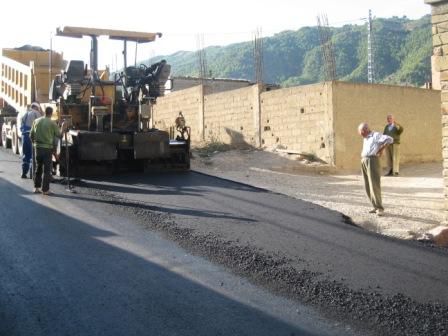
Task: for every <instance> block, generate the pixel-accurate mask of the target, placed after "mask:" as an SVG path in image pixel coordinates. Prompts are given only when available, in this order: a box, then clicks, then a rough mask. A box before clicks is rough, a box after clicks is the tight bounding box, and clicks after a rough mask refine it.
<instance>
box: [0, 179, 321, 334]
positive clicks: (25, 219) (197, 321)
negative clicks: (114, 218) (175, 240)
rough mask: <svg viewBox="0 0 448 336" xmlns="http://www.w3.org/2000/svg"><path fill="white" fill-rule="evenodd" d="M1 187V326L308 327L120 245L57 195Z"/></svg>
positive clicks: (134, 329)
mask: <svg viewBox="0 0 448 336" xmlns="http://www.w3.org/2000/svg"><path fill="white" fill-rule="evenodd" d="M0 189H1V191H2V192H1V193H0V201H1V204H2V207H0V218H2V219H1V221H0V231H1V232H2V234H1V235H0V256H1V257H0V261H1V262H0V319H1V321H2V323H0V334H2V335H9V336H14V335H46V336H48V335H63V334H64V335H98V334H102V335H312V333H309V332H307V331H306V330H303V329H301V328H298V327H295V326H292V325H290V324H288V323H285V322H283V321H280V320H278V319H276V318H273V317H272V316H269V315H267V314H265V313H263V312H262V311H260V310H257V309H254V308H252V307H249V306H247V305H245V304H242V303H240V302H238V301H235V300H233V299H230V298H228V297H226V296H223V295H222V294H220V293H218V292H216V291H214V290H211V289H209V288H206V287H204V286H202V285H200V284H199V283H197V282H192V281H191V280H189V279H187V278H185V277H183V276H180V275H179V274H176V273H174V272H172V271H170V270H168V269H166V268H164V267H161V266H159V265H158V264H156V263H154V262H152V261H149V260H147V259H144V258H142V257H140V256H139V255H136V254H135V253H131V252H129V251H127V250H126V249H124V248H119V247H116V246H114V245H113V244H112V243H109V242H108V241H109V240H110V241H114V239H115V238H119V236H117V233H115V232H111V231H107V230H101V229H98V228H96V227H94V226H93V225H91V224H89V223H87V222H84V221H82V220H79V219H77V218H73V217H72V216H67V215H66V214H65V213H70V211H69V209H63V208H58V200H54V201H53V198H45V201H44V200H43V199H42V196H41V195H32V194H30V193H28V192H24V191H23V189H22V188H19V187H17V186H16V185H14V184H11V183H9V182H8V181H6V180H5V179H3V178H0ZM123 189H125V188H123ZM72 196H73V195H69V196H66V197H67V198H72ZM74 198H75V199H76V197H74ZM59 201H60V200H59ZM74 202H75V200H74ZM49 204H52V205H49ZM65 204H66V203H65ZM78 206H79V204H78Z"/></svg>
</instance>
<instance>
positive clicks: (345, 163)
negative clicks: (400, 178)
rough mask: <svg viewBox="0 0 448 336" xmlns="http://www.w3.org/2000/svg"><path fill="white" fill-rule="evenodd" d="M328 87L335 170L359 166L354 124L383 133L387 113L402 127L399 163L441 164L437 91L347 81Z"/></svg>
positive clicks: (358, 144)
mask: <svg viewBox="0 0 448 336" xmlns="http://www.w3.org/2000/svg"><path fill="white" fill-rule="evenodd" d="M332 88H333V116H334V134H335V153H334V155H335V157H334V163H335V165H336V166H337V167H338V168H348V169H351V168H356V167H359V157H360V152H361V147H362V139H361V137H359V136H357V128H358V125H359V124H360V123H361V122H367V123H368V124H369V126H370V128H371V129H372V130H375V131H378V132H383V130H384V126H385V125H386V116H387V115H388V114H392V115H394V116H395V119H396V120H397V122H398V123H400V124H401V125H402V126H403V128H404V132H403V134H402V135H401V146H400V154H401V155H400V156H401V159H400V162H401V163H410V162H414V163H418V162H434V161H441V159H442V157H441V146H442V145H441V122H440V114H439V106H440V91H438V90H427V89H419V88H411V87H403V86H393V85H378V84H375V85H371V84H362V83H347V82H333V85H332ZM383 159H384V158H383ZM383 164H385V162H383Z"/></svg>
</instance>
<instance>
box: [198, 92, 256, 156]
mask: <svg viewBox="0 0 448 336" xmlns="http://www.w3.org/2000/svg"><path fill="white" fill-rule="evenodd" d="M257 89H258V87H257V86H256V85H255V86H250V87H247V88H242V89H237V90H231V91H226V92H221V93H215V94H210V95H206V96H205V97H204V136H205V140H206V141H218V142H223V143H226V144H230V145H235V146H255V147H256V146H258V141H257V137H258V135H257V134H258V132H257V119H258V118H257V115H258V111H259V106H258V100H257V97H258V91H257Z"/></svg>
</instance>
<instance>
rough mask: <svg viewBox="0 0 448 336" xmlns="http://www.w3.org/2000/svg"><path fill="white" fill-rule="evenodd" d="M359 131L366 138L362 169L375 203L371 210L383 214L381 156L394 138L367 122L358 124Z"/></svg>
mask: <svg viewBox="0 0 448 336" xmlns="http://www.w3.org/2000/svg"><path fill="white" fill-rule="evenodd" d="M358 133H359V135H361V136H362V137H363V138H364V141H363V145H362V151H361V170H362V177H363V178H364V185H365V189H366V193H367V196H368V197H369V199H370V202H372V205H373V209H372V210H370V211H369V212H370V213H376V214H377V215H378V216H383V215H384V207H383V202H382V200H381V165H380V158H379V157H380V155H381V153H382V152H383V150H384V148H386V147H387V145H389V144H392V142H393V141H394V140H393V139H392V137H390V136H388V135H384V134H381V133H379V132H373V131H371V130H370V128H369V125H367V123H361V124H360V125H359V126H358Z"/></svg>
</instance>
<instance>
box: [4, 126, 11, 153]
mask: <svg viewBox="0 0 448 336" xmlns="http://www.w3.org/2000/svg"><path fill="white" fill-rule="evenodd" d="M2 146H3V147H5V148H11V139H8V138H7V137H6V124H3V125H2Z"/></svg>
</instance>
